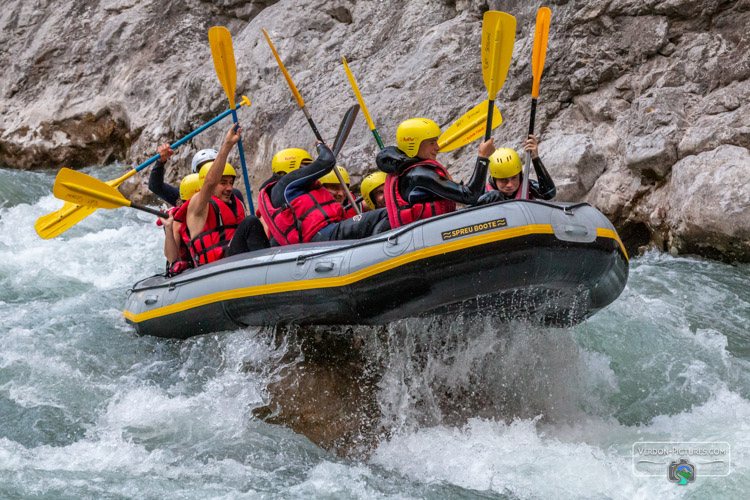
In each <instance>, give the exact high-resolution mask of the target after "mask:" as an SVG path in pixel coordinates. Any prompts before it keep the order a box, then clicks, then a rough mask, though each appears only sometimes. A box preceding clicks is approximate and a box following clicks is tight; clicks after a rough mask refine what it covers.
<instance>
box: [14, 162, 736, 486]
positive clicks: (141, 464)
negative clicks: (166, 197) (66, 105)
mask: <svg viewBox="0 0 750 500" xmlns="http://www.w3.org/2000/svg"><path fill="white" fill-rule="evenodd" d="M86 172H87V173H89V174H91V175H95V176H97V177H99V178H101V179H103V180H108V179H112V178H115V177H117V176H118V175H120V174H121V173H122V172H123V167H121V166H120V167H118V166H116V165H115V166H110V167H107V168H103V169H97V170H96V171H94V170H87V171H86ZM53 180H54V176H53V174H50V173H47V172H41V173H40V172H14V171H6V170H0V498H50V499H66V498H70V499H82V498H96V499H100V498H113V499H114V498H139V499H140V498H153V499H162V498H186V499H191V498H195V499H198V498H200V499H204V498H222V499H237V498H305V499H308V498H341V499H346V498H403V499H409V498H434V499H444V498H457V499H473V498H482V499H485V498H701V499H703V498H741V497H744V498H746V497H747V494H748V492H750V475H749V474H748V466H750V458H749V457H748V449H749V448H748V447H749V446H750V383H749V381H750V363H749V361H750V286H748V283H749V280H748V278H750V267H748V266H747V265H738V266H730V265H727V264H721V263H716V262H710V261H705V260H700V259H695V258H682V257H680V258H675V257H671V256H667V255H663V254H659V253H649V254H647V255H645V256H643V257H639V258H635V259H633V261H632V262H631V272H630V280H629V283H628V286H627V288H626V289H625V291H624V292H623V294H622V296H621V297H620V298H619V299H618V300H617V301H616V302H615V303H614V304H612V305H611V306H609V307H608V308H607V309H605V310H604V311H602V312H600V313H598V314H597V315H595V316H594V317H593V318H591V319H590V320H588V321H587V322H586V323H584V324H582V325H579V326H577V327H575V328H572V329H553V330H544V329H538V328H531V327H528V326H524V325H510V326H508V325H496V324H494V323H493V322H492V321H489V320H482V319H481V318H480V319H478V320H476V321H475V322H474V323H472V324H471V325H469V327H470V328H468V330H471V334H470V335H469V337H470V339H469V340H467V341H466V342H465V343H464V344H463V346H462V347H460V349H462V352H461V353H459V354H456V353H454V354H452V355H451V359H452V360H453V361H452V362H451V363H450V366H448V365H446V364H444V363H442V360H441V359H439V358H440V356H439V355H436V357H435V358H434V359H431V360H428V362H427V364H426V365H425V364H424V363H423V364H421V365H420V366H419V367H417V366H416V365H415V364H413V363H412V362H411V361H410V360H409V355H408V354H409V351H408V349H404V350H400V351H394V352H392V353H390V354H389V355H390V356H392V359H391V360H389V363H388V366H389V371H388V373H387V374H386V376H385V377H384V378H383V380H382V382H381V386H380V389H379V395H378V401H379V404H380V405H381V407H382V411H383V414H384V415H385V416H386V417H387V418H389V419H390V421H391V423H392V424H393V425H394V428H395V429H396V430H395V432H394V433H393V435H391V436H390V438H389V439H388V440H384V441H382V442H380V443H379V444H378V445H377V447H376V448H375V449H374V450H372V452H371V454H370V455H369V457H368V458H366V459H348V458H339V457H336V456H333V455H331V454H329V453H328V452H326V451H325V450H323V449H321V448H319V447H318V446H316V445H315V444H313V443H311V442H310V441H309V440H308V439H307V438H305V437H304V436H300V435H297V434H295V433H293V432H292V431H290V430H288V429H287V428H285V427H283V426H279V425H271V424H268V423H265V422H263V421H259V420H258V419H256V418H255V417H254V416H253V413H252V410H253V408H256V407H259V406H262V405H263V404H264V398H265V397H266V394H267V392H266V386H267V384H268V383H269V382H270V378H271V377H272V376H273V374H274V370H273V369H272V367H273V366H274V363H277V362H278V360H279V359H281V357H282V355H283V354H284V353H283V352H281V350H283V347H281V348H279V347H272V346H270V345H269V343H268V342H267V341H266V340H264V338H265V336H264V335H261V333H262V332H261V331H260V330H259V329H252V328H249V329H246V330H238V331H234V332H226V333H222V334H218V335H210V336H204V337H199V338H193V339H189V340H187V341H171V340H164V339H157V338H149V337H138V336H136V335H135V333H134V330H133V329H132V328H131V327H130V326H129V325H128V324H127V323H126V322H125V321H124V319H123V317H122V312H121V309H122V306H123V301H124V298H125V292H126V290H127V289H128V287H129V286H130V285H131V284H132V283H133V282H134V281H136V280H137V279H139V278H141V277H145V276H147V275H151V274H155V273H157V272H159V271H160V270H161V269H162V266H163V258H162V257H161V245H162V241H163V240H162V238H161V234H162V233H161V229H159V228H157V227H156V226H155V225H154V221H153V217H152V216H149V215H147V214H141V213H139V212H136V211H135V210H131V209H118V210H99V211H97V212H95V213H94V214H92V215H91V216H89V217H88V218H87V219H85V220H83V221H82V222H80V223H79V224H77V225H76V226H75V227H73V228H71V229H70V230H68V231H67V232H65V233H64V234H62V235H61V236H59V237H57V238H55V239H52V240H42V239H41V238H39V237H38V236H37V234H36V232H35V231H34V222H35V221H36V219H37V218H38V217H40V216H42V215H45V214H48V213H50V212H53V211H55V210H57V209H58V208H59V207H60V206H61V204H62V202H60V201H58V200H56V199H55V198H54V197H53V196H52V195H51V187H52V184H53ZM464 328H465V329H466V326H465V325H464ZM392 330H393V331H394V332H396V331H397V332H398V333H399V335H401V336H402V338H403V337H405V338H409V336H413V337H414V338H420V337H424V336H425V335H428V336H431V337H436V336H438V337H439V336H440V331H439V330H438V331H436V330H435V328H434V325H433V326H431V327H430V328H429V332H426V331H423V330H426V328H425V327H424V325H420V323H419V322H418V321H408V322H403V323H401V324H398V325H396V326H394V327H392ZM407 344H408V342H407V343H404V345H407ZM497 353H501V354H502V355H497ZM443 354H445V353H443ZM248 365H255V366H256V367H266V368H267V369H255V370H248V369H247V366H248ZM477 366H480V368H479V369H477ZM467 373H471V374H472V382H471V383H473V384H476V385H475V387H478V386H479V385H481V392H482V393H483V394H486V395H489V396H488V398H489V399H488V401H489V402H490V403H492V404H495V403H497V401H499V399H498V400H495V399H493V398H494V396H493V395H498V394H502V395H503V398H502V400H503V401H504V402H505V404H506V406H505V408H504V409H503V411H502V412H501V413H503V416H504V418H498V416H497V415H493V414H492V412H491V411H489V412H488V411H482V410H481V409H480V410H478V411H477V412H476V414H475V415H468V416H467V415H466V412H464V416H465V417H466V418H464V419H463V420H456V421H453V420H451V419H449V418H441V414H440V411H439V410H437V409H430V408H429V407H428V408H424V407H421V408H415V407H414V406H413V405H411V404H410V403H409V401H410V396H415V394H416V393H417V392H418V393H419V398H420V400H422V401H426V400H429V398H430V396H431V394H430V390H431V387H432V386H433V384H434V383H435V381H436V380H438V379H440V381H441V385H443V386H444V385H445V384H448V385H450V384H451V383H452V381H453V382H456V381H461V380H463V381H464V382H465V379H466V377H467ZM462 383H463V382H462ZM509 394H510V395H513V396H514V397H515V399H514V398H509V397H508V395H509ZM432 396H436V395H435V394H432ZM412 399H413V398H412ZM513 400H514V401H515V402H514V401H513ZM492 404H489V405H488V406H489V407H491V406H492ZM437 406H439V405H437ZM437 406H436V407H437ZM426 413H427V414H429V416H430V418H425V414H426ZM647 441H648V442H672V441H681V442H693V443H695V442H710V443H717V442H718V443H724V444H720V445H719V446H725V447H729V449H730V451H729V454H728V455H723V456H722V458H723V459H724V460H725V461H726V462H730V463H729V466H728V470H729V474H728V475H720V476H713V475H707V474H706V473H705V471H708V470H709V468H710V467H711V466H709V465H702V464H701V462H702V461H705V460H704V459H703V458H700V457H698V458H696V457H693V459H692V460H691V462H693V463H696V462H698V463H697V464H696V469H695V470H696V476H695V481H694V482H692V483H688V484H687V485H684V486H683V485H678V484H676V483H674V482H670V481H668V480H667V471H666V466H664V467H663V468H659V471H662V470H663V473H661V472H659V475H654V476H644V475H642V474H641V473H640V472H639V471H637V470H635V468H634V458H633V457H634V456H636V454H635V453H634V446H633V445H634V443H637V442H647ZM637 458H638V456H636V459H637ZM660 467H661V466H660ZM719 469H721V467H719ZM719 469H716V470H719ZM701 471H704V474H703V475H702V473H701Z"/></svg>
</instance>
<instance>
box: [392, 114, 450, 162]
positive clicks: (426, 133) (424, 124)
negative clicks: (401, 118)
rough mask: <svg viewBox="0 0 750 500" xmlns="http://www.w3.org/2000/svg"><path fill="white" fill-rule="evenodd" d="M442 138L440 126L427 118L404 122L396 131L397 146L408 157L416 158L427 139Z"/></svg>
mask: <svg viewBox="0 0 750 500" xmlns="http://www.w3.org/2000/svg"><path fill="white" fill-rule="evenodd" d="M433 137H440V127H438V124H437V123H435V122H434V121H432V120H428V119H427V118H411V119H410V120H406V121H405V122H402V123H401V125H399V126H398V129H397V130H396V144H397V145H398V149H400V150H401V151H403V152H404V153H406V156H408V157H410V158H414V157H415V156H417V152H419V145H420V144H422V141H424V140H425V139H432V138H433Z"/></svg>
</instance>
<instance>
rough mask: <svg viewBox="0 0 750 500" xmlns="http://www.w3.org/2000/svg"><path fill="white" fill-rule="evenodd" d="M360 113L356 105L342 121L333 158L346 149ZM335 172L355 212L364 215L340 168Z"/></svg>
mask: <svg viewBox="0 0 750 500" xmlns="http://www.w3.org/2000/svg"><path fill="white" fill-rule="evenodd" d="M358 111H359V104H355V105H353V106H352V107H351V108H349V109H348V110H347V111H346V113H345V114H344V118H343V119H342V120H341V125H339V130H338V132H336V139H335V140H334V141H333V156H336V157H338V155H339V152H340V151H341V148H342V147H344V142H346V138H347V137H349V132H351V130H352V126H353V125H354V119H355V118H356V117H357V112H358ZM333 171H334V173H335V174H336V178H337V179H338V180H339V184H341V185H342V186H344V192H345V193H346V199H347V200H348V201H349V204H350V205H351V206H353V207H354V211H355V212H357V215H362V210H361V209H360V208H359V204H358V203H355V200H354V197H353V196H352V193H351V192H350V191H349V190H348V189H347V188H346V182H344V178H343V177H341V172H339V169H338V168H334V169H333Z"/></svg>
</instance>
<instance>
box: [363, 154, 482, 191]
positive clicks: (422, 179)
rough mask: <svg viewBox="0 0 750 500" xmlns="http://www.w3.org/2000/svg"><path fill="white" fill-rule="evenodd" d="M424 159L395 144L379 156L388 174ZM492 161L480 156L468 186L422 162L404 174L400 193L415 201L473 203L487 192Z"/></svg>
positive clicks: (401, 178)
mask: <svg viewBox="0 0 750 500" xmlns="http://www.w3.org/2000/svg"><path fill="white" fill-rule="evenodd" d="M421 161H423V160H422V159H421V158H410V157H409V156H407V155H406V154H405V153H403V152H402V151H401V150H400V149H398V148H396V147H395V146H389V147H387V148H385V149H383V150H381V151H380V153H378V156H377V159H376V162H377V165H378V168H379V169H380V170H382V171H383V172H385V173H387V174H389V173H400V172H403V171H404V170H406V169H407V168H408V167H410V166H411V165H414V164H415V163H419V162H421ZM489 164H490V160H489V159H487V158H480V157H477V161H476V164H475V165H474V173H473V174H472V175H471V179H470V180H469V183H468V184H465V185H464V183H463V182H461V183H456V182H454V181H452V180H450V179H448V178H446V177H443V176H442V175H440V174H438V173H437V172H436V171H435V170H433V169H432V168H430V167H428V166H422V165H419V166H416V167H414V168H412V169H410V170H408V171H407V172H406V173H404V174H403V175H401V176H400V178H399V180H398V189H399V193H400V194H401V197H402V198H403V199H404V200H406V201H408V202H409V203H412V204H415V203H427V202H431V201H435V200H439V199H446V200H451V201H455V202H456V203H464V204H466V205H473V204H474V203H476V202H477V200H478V199H479V197H480V196H482V193H484V179H485V178H486V177H487V169H488V167H489Z"/></svg>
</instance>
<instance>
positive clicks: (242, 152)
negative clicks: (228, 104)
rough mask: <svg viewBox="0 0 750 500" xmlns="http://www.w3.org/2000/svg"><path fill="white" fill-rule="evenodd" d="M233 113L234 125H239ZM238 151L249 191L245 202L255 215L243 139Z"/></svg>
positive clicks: (246, 189)
mask: <svg viewBox="0 0 750 500" xmlns="http://www.w3.org/2000/svg"><path fill="white" fill-rule="evenodd" d="M231 111H232V118H234V123H238V120H237V111H235V110H231ZM237 151H239V153H240V162H241V163H242V180H243V181H244V182H245V191H247V199H246V200H245V201H246V202H247V204H248V206H249V208H250V213H251V214H254V213H255V207H253V188H252V187H250V178H249V177H248V175H247V165H245V150H244V148H243V147H242V139H240V140H239V141H237Z"/></svg>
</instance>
